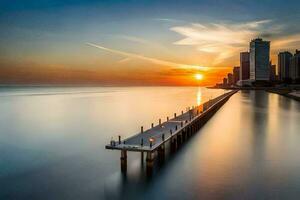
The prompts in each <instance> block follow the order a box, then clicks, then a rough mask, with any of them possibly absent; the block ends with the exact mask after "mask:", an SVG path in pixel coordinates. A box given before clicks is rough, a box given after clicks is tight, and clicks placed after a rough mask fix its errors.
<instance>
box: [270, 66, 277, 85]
mask: <svg viewBox="0 0 300 200" xmlns="http://www.w3.org/2000/svg"><path fill="white" fill-rule="evenodd" d="M275 80H276V65H272V63H271V62H270V81H275Z"/></svg>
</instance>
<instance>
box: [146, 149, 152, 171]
mask: <svg viewBox="0 0 300 200" xmlns="http://www.w3.org/2000/svg"><path fill="white" fill-rule="evenodd" d="M153 161H154V159H153V153H152V152H151V151H148V152H147V157H146V171H147V174H148V175H151V174H152V169H153Z"/></svg>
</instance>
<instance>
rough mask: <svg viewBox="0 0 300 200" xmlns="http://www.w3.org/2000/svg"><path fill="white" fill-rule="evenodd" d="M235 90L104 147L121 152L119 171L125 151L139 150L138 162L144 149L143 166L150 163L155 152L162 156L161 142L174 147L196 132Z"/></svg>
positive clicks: (122, 165)
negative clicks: (168, 143)
mask: <svg viewBox="0 0 300 200" xmlns="http://www.w3.org/2000/svg"><path fill="white" fill-rule="evenodd" d="M236 92H237V90H234V91H230V92H227V93H224V94H222V95H220V96H218V97H216V98H214V99H211V100H209V101H207V102H205V103H203V104H201V105H199V106H195V107H192V108H189V109H187V111H186V112H183V111H182V112H181V114H180V115H177V114H176V113H174V117H173V118H169V117H167V120H166V121H165V122H162V121H161V119H159V122H158V125H156V126H154V124H153V123H152V124H151V128H150V129H148V130H144V128H143V126H142V127H141V131H140V132H139V133H137V134H135V135H133V136H131V137H129V138H127V139H124V140H122V139H121V136H119V138H118V141H114V140H111V141H110V144H108V145H106V146H105V148H106V149H111V150H120V151H121V158H120V160H121V171H122V172H124V171H126V170H127V151H135V152H141V155H142V161H143V160H144V159H143V158H144V152H146V154H147V155H146V156H147V157H146V164H147V169H151V168H152V166H153V161H154V155H155V152H157V154H158V156H159V157H164V154H165V143H166V142H170V144H171V149H173V150H174V149H177V148H178V146H179V145H181V144H182V143H183V142H184V141H186V140H187V139H188V138H189V137H190V136H192V135H193V134H194V133H196V132H197V131H198V130H199V129H200V128H201V127H202V126H203V125H204V124H205V123H206V122H207V121H208V120H209V119H210V118H211V117H212V116H213V114H214V113H215V112H216V111H217V110H218V109H219V108H220V107H221V106H222V105H223V104H224V103H225V102H226V101H227V100H228V99H229V98H230V97H231V96H232V95H233V94H235V93H236Z"/></svg>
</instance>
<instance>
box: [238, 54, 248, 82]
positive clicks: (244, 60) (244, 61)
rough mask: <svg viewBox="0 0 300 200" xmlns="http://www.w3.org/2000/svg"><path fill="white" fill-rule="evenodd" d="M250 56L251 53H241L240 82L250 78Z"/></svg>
mask: <svg viewBox="0 0 300 200" xmlns="http://www.w3.org/2000/svg"><path fill="white" fill-rule="evenodd" d="M249 56H250V54H249V52H241V53H240V67H241V68H240V80H247V79H249V78H250V58H249Z"/></svg>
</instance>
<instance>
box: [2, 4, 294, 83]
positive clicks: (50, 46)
mask: <svg viewBox="0 0 300 200" xmlns="http://www.w3.org/2000/svg"><path fill="white" fill-rule="evenodd" d="M299 8H300V1H299V0H289V1H287V0H285V1H283V0H260V1H258V0H257V1H255V0H252V1H251V0H247V1H244V0H198V1H192V0H182V1H174V0H173V1H168V0H163V1H162V0H147V1H146V0H129V1H119V0H110V1H105V0H101V1H96V0H36V1H33V0H26V1H25V0H1V1H0V83H5V84H8V83H9V84H99V85H212V84H215V83H216V82H218V81H221V79H222V78H223V76H224V75H225V74H227V73H228V72H229V71H231V70H232V68H233V66H237V65H239V52H240V51H247V50H248V45H249V41H250V40H251V39H253V38H255V37H258V36H259V37H262V38H263V39H266V40H270V41H271V58H272V61H273V63H275V64H277V59H276V57H277V53H278V51H281V50H290V51H294V50H295V49H296V48H300V26H299V24H300V12H299ZM195 74H202V75H203V79H201V80H197V79H196V78H195Z"/></svg>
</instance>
